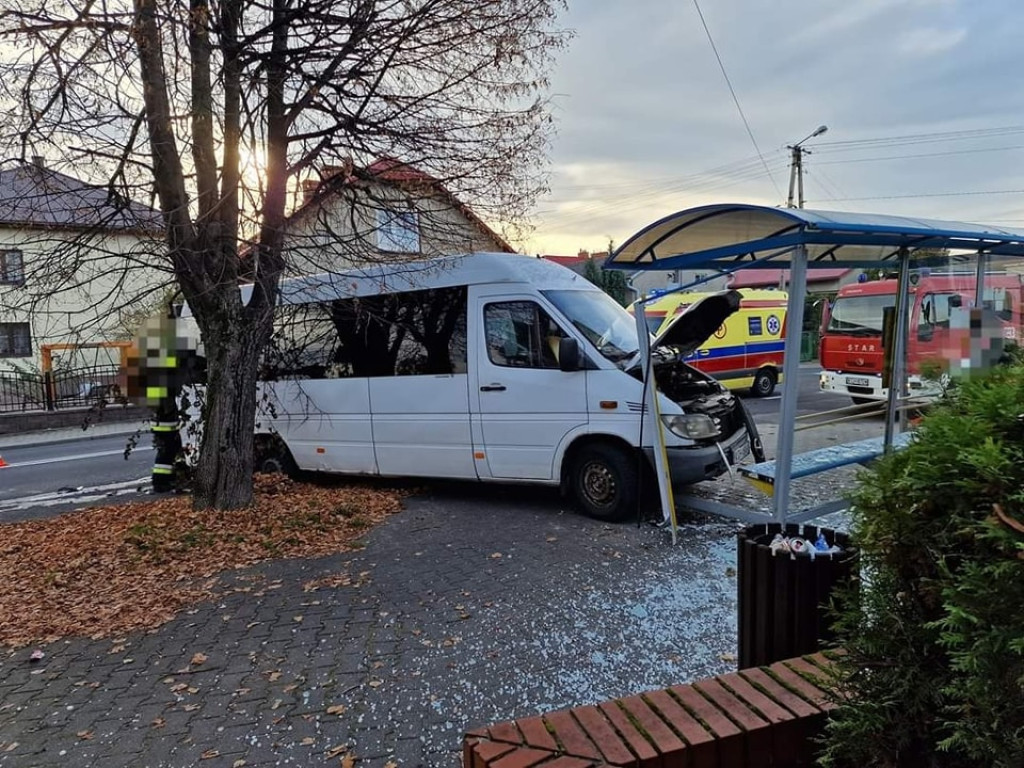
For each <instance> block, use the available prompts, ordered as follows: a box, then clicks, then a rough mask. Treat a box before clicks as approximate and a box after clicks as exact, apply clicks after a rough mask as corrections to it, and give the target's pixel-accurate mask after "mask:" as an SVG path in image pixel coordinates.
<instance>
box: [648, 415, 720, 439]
mask: <svg viewBox="0 0 1024 768" xmlns="http://www.w3.org/2000/svg"><path fill="white" fill-rule="evenodd" d="M661 421H662V423H663V424H664V425H665V426H666V427H668V428H669V429H670V430H672V432H673V434H676V435H679V437H686V438H689V439H690V440H704V439H706V438H709V437H718V435H719V429H718V427H717V426H716V425H715V422H714V421H712V420H711V417H710V416H707V415H705V414H703V413H684V414H682V415H680V416H662V417H661Z"/></svg>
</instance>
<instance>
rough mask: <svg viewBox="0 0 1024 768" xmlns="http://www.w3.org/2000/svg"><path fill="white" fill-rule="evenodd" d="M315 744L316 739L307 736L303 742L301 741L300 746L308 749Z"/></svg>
mask: <svg viewBox="0 0 1024 768" xmlns="http://www.w3.org/2000/svg"><path fill="white" fill-rule="evenodd" d="M315 742H316V739H314V738H313V737H312V736H307V737H306V738H304V739H303V740H302V741H300V742H299V744H301V745H302V746H304V747H308V746H310V745H311V744H314V743H315Z"/></svg>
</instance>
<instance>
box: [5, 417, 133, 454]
mask: <svg viewBox="0 0 1024 768" xmlns="http://www.w3.org/2000/svg"><path fill="white" fill-rule="evenodd" d="M137 430H142V431H143V432H146V431H147V430H146V428H145V424H144V422H143V420H139V421H138V422H134V421H131V422H127V421H125V422H119V423H114V424H93V425H90V426H89V428H88V429H82V428H81V427H63V428H60V429H44V430H36V431H33V432H22V433H20V434H16V435H0V451H2V450H4V449H7V448H20V447H22V446H29V445H49V444H52V443H67V442H72V441H75V440H82V439H92V438H98V437H111V436H116V435H130V434H132V433H133V432H135V431H137Z"/></svg>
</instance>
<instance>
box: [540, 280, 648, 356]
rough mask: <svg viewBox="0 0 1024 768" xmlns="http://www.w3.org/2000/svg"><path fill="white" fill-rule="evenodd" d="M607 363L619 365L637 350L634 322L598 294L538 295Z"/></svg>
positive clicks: (605, 297) (597, 292)
mask: <svg viewBox="0 0 1024 768" xmlns="http://www.w3.org/2000/svg"><path fill="white" fill-rule="evenodd" d="M541 293H543V294H544V295H545V296H546V297H547V298H548V299H549V300H550V301H551V303H552V304H554V305H555V306H556V307H558V310H559V311H560V312H561V313H562V314H563V315H565V316H566V317H567V318H568V319H569V322H571V323H572V324H573V325H574V326H576V329H577V330H578V331H579V332H580V333H582V334H583V335H584V336H586V338H587V341H589V342H590V343H591V344H593V345H594V346H595V347H596V348H597V351H598V352H600V353H601V355H602V356H603V357H605V358H607V359H608V360H611V361H612V362H613V363H616V364H617V365H620V366H621V365H622V364H623V363H625V362H626V361H627V360H629V359H630V358H632V357H633V355H635V354H636V353H637V350H639V349H640V343H639V342H638V341H637V337H636V320H635V319H634V318H633V317H632V316H631V315H630V314H629V313H628V312H627V311H626V310H625V309H623V308H622V307H620V306H619V305H618V304H617V303H616V301H615V299H613V298H612V297H611V296H609V295H608V294H606V293H603V292H602V291H541Z"/></svg>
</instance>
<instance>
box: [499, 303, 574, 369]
mask: <svg viewBox="0 0 1024 768" xmlns="http://www.w3.org/2000/svg"><path fill="white" fill-rule="evenodd" d="M484 333H485V335H486V338H487V356H488V358H489V359H490V361H491V362H492V363H494V364H495V365H501V366H506V367H510V368H558V349H559V345H560V343H561V340H562V339H564V338H567V337H568V334H567V333H565V331H563V330H562V329H561V328H560V327H559V326H558V324H557V323H556V322H555V321H554V320H552V319H551V317H550V316H549V315H548V313H547V312H545V311H544V310H543V309H541V308H540V306H539V305H537V304H535V303H534V302H532V301H503V302H497V303H494V304H488V305H487V306H486V307H484Z"/></svg>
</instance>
